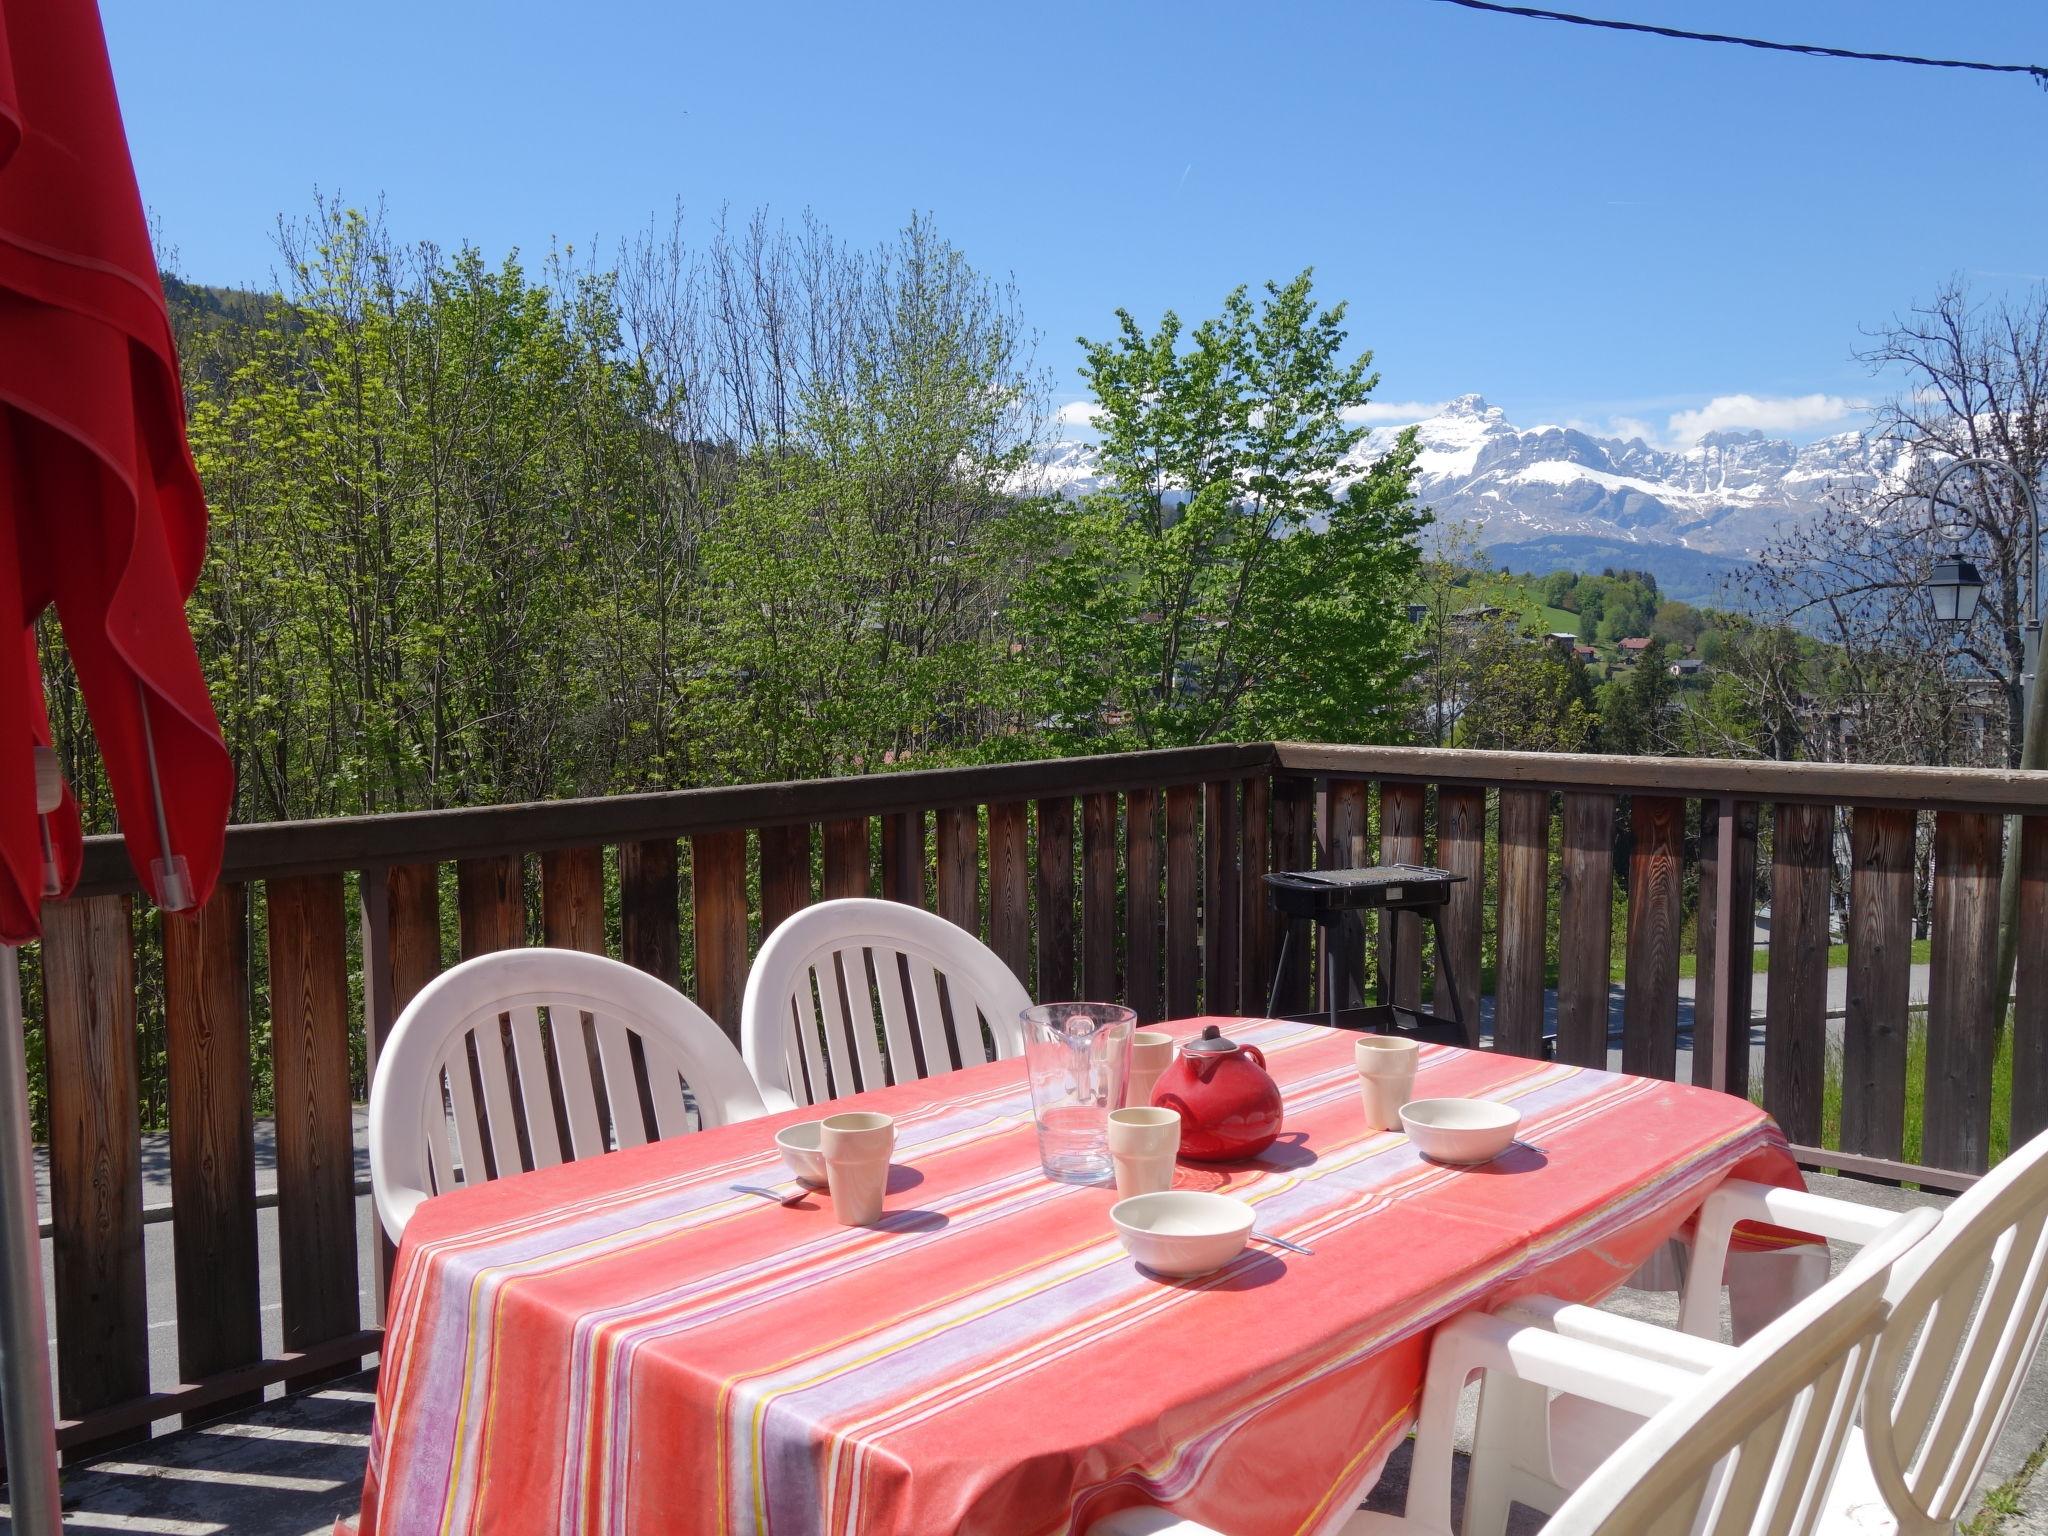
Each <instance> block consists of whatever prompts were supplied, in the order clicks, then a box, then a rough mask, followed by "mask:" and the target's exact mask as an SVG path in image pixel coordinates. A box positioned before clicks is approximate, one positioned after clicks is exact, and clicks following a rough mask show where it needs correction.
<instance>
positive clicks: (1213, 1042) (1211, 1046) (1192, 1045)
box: [1181, 1024, 1238, 1056]
mask: <svg viewBox="0 0 2048 1536" xmlns="http://www.w3.org/2000/svg"><path fill="white" fill-rule="evenodd" d="M1181 1049H1182V1050H1183V1051H1185V1052H1186V1053H1187V1054H1188V1055H1190V1056H1194V1055H1202V1056H1222V1055H1227V1054H1228V1053H1229V1052H1231V1051H1234V1050H1236V1049H1238V1044H1237V1042H1236V1041H1235V1040H1232V1039H1230V1038H1229V1037H1228V1036H1226V1035H1225V1034H1224V1033H1223V1026H1222V1025H1220V1024H1207V1025H1204V1026H1203V1027H1202V1033H1201V1036H1200V1038H1198V1039H1194V1040H1189V1041H1186V1042H1184V1043H1183V1044H1182V1045H1181Z"/></svg>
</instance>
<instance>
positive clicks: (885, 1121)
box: [818, 1110, 896, 1227]
mask: <svg viewBox="0 0 2048 1536" xmlns="http://www.w3.org/2000/svg"><path fill="white" fill-rule="evenodd" d="M818 1150H819V1151H820V1152H822V1153H823V1154H824V1157H825V1173H826V1182H827V1183H828V1184H829V1186H830V1187H831V1190H832V1214H833V1215H834V1216H837V1217H838V1218H839V1220H840V1221H841V1222H842V1223H844V1224H845V1225H846V1226H849V1227H862V1226H866V1225H867V1224H868V1223H869V1222H871V1221H875V1220H877V1219H879V1218H880V1216H881V1214H882V1196H883V1195H884V1194H885V1193H886V1192H887V1191H888V1188H889V1155H890V1154H891V1153H892V1152H894V1151H895V1150H896V1122H895V1121H894V1120H892V1119H891V1118H890V1117H889V1116H887V1115H878V1114H875V1113H873V1112H872V1111H869V1110H856V1111H853V1112H851V1113H848V1114H843V1115H827V1116H826V1117H825V1118H824V1119H823V1120H822V1121H820V1122H819V1124H818Z"/></svg>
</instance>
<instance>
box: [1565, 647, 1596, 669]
mask: <svg viewBox="0 0 2048 1536" xmlns="http://www.w3.org/2000/svg"><path fill="white" fill-rule="evenodd" d="M1572 659H1573V660H1574V661H1583V662H1584V663H1585V664H1586V665H1587V666H1589V667H1590V666H1591V665H1592V664H1593V663H1594V662H1596V661H1598V660H1599V659H1600V648H1599V647H1598V646H1597V645H1574V646H1573V647H1572Z"/></svg>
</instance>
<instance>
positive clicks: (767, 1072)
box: [740, 897, 1031, 1103]
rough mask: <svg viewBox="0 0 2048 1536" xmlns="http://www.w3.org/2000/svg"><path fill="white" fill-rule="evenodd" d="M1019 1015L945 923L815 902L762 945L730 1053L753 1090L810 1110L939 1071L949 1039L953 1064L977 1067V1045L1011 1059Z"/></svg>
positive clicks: (991, 957) (1005, 988) (1012, 984)
mask: <svg viewBox="0 0 2048 1536" xmlns="http://www.w3.org/2000/svg"><path fill="white" fill-rule="evenodd" d="M1030 1005H1031V996H1030V994H1029V993H1028V992H1026V991H1025V990H1024V984H1023V983H1022V982H1020V981H1019V980H1018V979H1017V978H1016V977H1015V976H1014V975H1012V974H1011V972H1010V970H1009V968H1008V967H1007V966H1005V965H1004V964H1003V962H1002V960H1001V959H1000V958H998V957H997V955H996V954H995V952H994V951H993V950H991V949H989V948H988V946H987V945H985V944H983V943H982V942H981V941H980V940H979V939H977V938H975V937H974V936H973V935H972V934H970V933H968V932H966V931H965V930H963V929H961V928H958V927H956V926H955V925H954V924H952V923H950V922H948V921H947V920H946V919H944V918H942V917H938V916H935V915H934V914H932V913H930V912H925V911H922V910H920V909H918V908H916V907H908V906H904V905H902V904H900V903H897V902H890V901H874V900H871V899H868V898H865V897H853V898H848V899H844V900H838V901H822V902H819V903H817V904H816V905H815V906H810V907H806V908H804V909H803V910H802V911H800V912H798V913H796V914H795V915H794V916H792V917H790V918H788V919H787V920H786V921H784V922H783V924H782V925H781V926H780V927H778V928H777V929H776V930H775V931H774V932H773V933H772V934H770V935H769V936H768V939H767V941H766V942H765V943H764V944H762V946H761V953H760V955H759V956H758V957H757V958H756V959H755V961H754V968H753V970H752V971H751V972H750V973H749V975H748V977H747V990H746V998H745V1001H744V1003H743V1004H742V1006H741V1020H740V1038H741V1046H742V1049H743V1050H744V1052H745V1054H746V1059H747V1063H748V1065H750V1066H751V1067H752V1068H753V1069H754V1073H755V1076H756V1077H757V1078H758V1079H759V1080H760V1081H761V1082H762V1084H763V1085H764V1086H766V1087H768V1088H770V1089H773V1090H776V1091H786V1092H787V1093H788V1094H789V1096H790V1098H791V1099H792V1100H794V1101H797V1102H800V1103H802V1102H808V1103H817V1102H819V1101H820V1100H823V1099H825V1098H828V1097H836V1096H839V1095H843V1094H847V1093H851V1092H853V1091H854V1090H855V1089H856V1088H879V1087H881V1086H883V1084H884V1083H885V1082H888V1083H900V1082H905V1081H907V1080H908V1079H910V1078H911V1077H913V1076H916V1075H917V1074H918V1072H919V1070H920V1060H919V1058H920V1057H921V1058H922V1071H923V1072H925V1073H933V1072H944V1071H949V1070H951V1069H952V1067H953V1066H954V1065H955V1060H954V1040H955V1039H957V1041H958V1045H959V1054H960V1061H959V1063H958V1064H959V1065H963V1066H969V1065H973V1064H975V1063H977V1062H980V1061H983V1060H986V1059H988V1058H989V1044H988V1042H989V1041H992V1042H993V1054H994V1056H995V1058H996V1059H1005V1058H1009V1057H1013V1056H1017V1055H1020V1054H1022V1052H1023V1048H1024V1031H1023V1025H1022V1023H1021V1021H1020V1019H1019V1015H1020V1014H1021V1013H1022V1012H1023V1010H1024V1009H1026V1008H1028V1007H1029V1006H1030ZM949 1009H950V1012H951V1015H952V1021H953V1031H952V1036H951V1037H949V1035H948V1032H947V1028H946V1019H947V1013H948V1011H949ZM984 1020H985V1021H986V1023H987V1038H986V1039H985V1038H984V1034H983V1021H984ZM821 1036H822V1039H823V1044H822V1046H821V1045H820V1037H821Z"/></svg>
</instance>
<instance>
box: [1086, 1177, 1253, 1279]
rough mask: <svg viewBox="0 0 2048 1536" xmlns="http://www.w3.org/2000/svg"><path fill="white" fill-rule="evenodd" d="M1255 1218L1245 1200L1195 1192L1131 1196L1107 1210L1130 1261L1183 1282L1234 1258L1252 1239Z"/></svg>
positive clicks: (1163, 1191) (1164, 1192) (1185, 1190)
mask: <svg viewBox="0 0 2048 1536" xmlns="http://www.w3.org/2000/svg"><path fill="white" fill-rule="evenodd" d="M1252 1217H1253V1212H1252V1208H1251V1207H1250V1206H1249V1205H1246V1204H1245V1203H1244V1201H1242V1200H1234V1199H1232V1198H1231V1197H1230V1196H1229V1195H1210V1194H1204V1193H1202V1192H1201V1191H1199V1190H1193V1189H1163V1190H1160V1191H1158V1192H1157V1193H1155V1194H1150V1195H1133V1196H1131V1198H1130V1199H1128V1200H1119V1201H1117V1203H1116V1204H1115V1205H1112V1206H1111V1207H1110V1208H1109V1219H1110V1221H1111V1222H1113V1223H1114V1224H1115V1226H1116V1235H1117V1236H1118V1237H1120V1238H1122V1239H1123V1242H1124V1247H1125V1249H1127V1250H1128V1251H1129V1253H1130V1255H1131V1257H1132V1258H1134V1259H1136V1260H1137V1261H1138V1262H1139V1263H1140V1264H1142V1265H1144V1266H1145V1267H1146V1268H1147V1269H1150V1270H1154V1271H1156V1272H1157V1273H1159V1274H1162V1275H1175V1276H1180V1277H1183V1278H1185V1277H1188V1276H1192V1275H1206V1274H1208V1273H1210V1272H1211V1271H1212V1270H1218V1269H1221V1268H1222V1267H1223V1266H1224V1265H1226V1264H1228V1263H1229V1262H1230V1261H1231V1260H1232V1259H1234V1258H1236V1257H1237V1256H1238V1254H1239V1253H1240V1252H1242V1251H1243V1249H1244V1245H1245V1240H1246V1239H1247V1238H1249V1237H1250V1236H1251V1234H1252Z"/></svg>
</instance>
